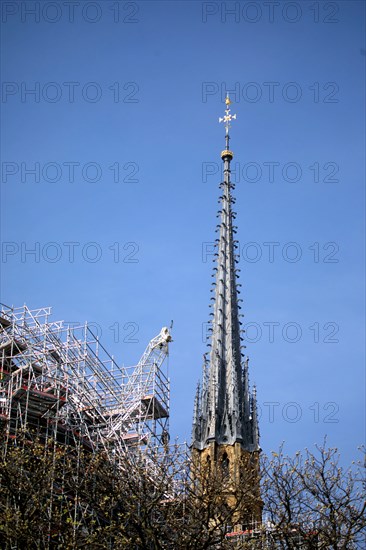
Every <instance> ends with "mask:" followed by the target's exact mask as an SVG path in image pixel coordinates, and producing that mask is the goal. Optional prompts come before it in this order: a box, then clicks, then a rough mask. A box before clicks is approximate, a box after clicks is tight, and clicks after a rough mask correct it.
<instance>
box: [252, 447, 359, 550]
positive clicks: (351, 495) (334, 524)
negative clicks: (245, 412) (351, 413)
mask: <svg viewBox="0 0 366 550" xmlns="http://www.w3.org/2000/svg"><path fill="white" fill-rule="evenodd" d="M363 470H364V468H363V466H362V463H361V462H359V463H357V464H353V465H352V466H351V467H350V468H348V469H347V470H345V469H344V468H343V467H342V466H340V456H339V454H338V451H337V449H335V448H326V446H325V441H324V444H323V445H320V446H316V452H315V453H312V452H310V451H309V450H306V451H305V453H304V454H301V453H300V452H297V453H296V455H295V456H294V457H290V456H286V455H285V454H284V452H283V447H281V448H280V450H279V452H278V453H272V457H271V458H269V457H265V456H264V457H263V460H262V472H263V475H262V498H263V500H264V502H265V508H266V512H267V514H268V517H269V521H270V524H271V525H272V526H273V537H274V538H276V537H277V539H278V544H279V547H280V548H299V547H300V548H309V549H312V548H316V549H318V550H319V549H324V550H325V549H334V550H349V549H351V548H364V546H363V545H364V544H365V540H366V539H365V535H366V533H365V529H366V519H365V512H366V501H365V491H364V489H365V477H364V472H363ZM299 541H301V542H299Z"/></svg>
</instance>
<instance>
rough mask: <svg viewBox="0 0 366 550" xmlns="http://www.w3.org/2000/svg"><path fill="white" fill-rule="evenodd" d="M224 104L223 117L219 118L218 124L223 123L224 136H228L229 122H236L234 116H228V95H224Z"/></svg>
mask: <svg viewBox="0 0 366 550" xmlns="http://www.w3.org/2000/svg"><path fill="white" fill-rule="evenodd" d="M225 104H226V109H225V115H224V116H223V117H220V118H219V122H225V132H226V135H227V136H228V135H229V128H230V126H231V124H230V122H231V121H232V120H236V115H232V114H230V105H231V101H230V98H229V93H227V94H226V98H225Z"/></svg>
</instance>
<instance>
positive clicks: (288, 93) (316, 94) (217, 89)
mask: <svg viewBox="0 0 366 550" xmlns="http://www.w3.org/2000/svg"><path fill="white" fill-rule="evenodd" d="M227 94H229V95H230V99H231V100H232V101H233V102H234V103H240V102H241V101H245V102H246V103H258V102H262V103H299V102H300V101H307V102H310V103H330V104H333V103H339V101H340V86H339V84H338V83H337V82H334V81H326V82H318V81H313V82H311V81H309V82H296V81H287V82H280V81H275V80H271V81H270V80H268V81H263V82H255V81H249V82H234V83H233V84H231V85H230V84H228V83H227V82H215V81H210V82H202V84H201V101H202V103H207V102H208V101H211V100H212V99H215V101H220V103H223V102H224V101H225V98H226V96H227Z"/></svg>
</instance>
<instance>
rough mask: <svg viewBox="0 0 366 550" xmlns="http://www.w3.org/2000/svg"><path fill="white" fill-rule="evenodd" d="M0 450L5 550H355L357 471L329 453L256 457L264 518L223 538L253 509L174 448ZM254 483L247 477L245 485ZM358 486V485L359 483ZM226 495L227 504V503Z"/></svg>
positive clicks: (11, 445) (21, 443) (16, 446)
mask: <svg viewBox="0 0 366 550" xmlns="http://www.w3.org/2000/svg"><path fill="white" fill-rule="evenodd" d="M0 450H1V452H0V546H1V547H2V548H4V549H10V548H12V549H14V548H17V549H22V550H23V549H25V550H27V549H62V550H65V549H66V550H68V549H70V550H71V549H74V548H88V549H91V550H102V549H113V550H125V549H129V550H145V549H146V550H150V549H151V550H185V549H186V550H204V549H225V548H235V549H239V548H240V549H249V548H251V549H272V548H273V549H274V548H286V549H293V548H301V549H315V548H316V549H318V550H319V549H320V550H325V549H334V550H346V549H347V550H350V549H352V548H362V547H363V546H362V543H363V542H364V537H365V499H364V496H363V494H362V483H363V484H364V483H365V482H364V479H363V478H362V477H361V473H362V467H361V464H354V465H353V467H352V468H349V469H348V470H344V469H342V468H341V466H340V465H339V456H338V454H337V451H336V450H335V449H327V448H326V447H325V444H324V445H323V446H320V447H318V448H317V450H316V452H315V453H311V452H310V451H306V452H305V453H304V454H301V453H297V454H296V455H295V456H294V457H289V456H286V455H285V454H284V451H283V448H280V450H279V452H278V453H273V454H272V456H271V457H266V456H264V455H263V456H262V464H261V476H262V493H261V499H262V500H263V501H264V505H265V514H266V516H267V518H266V521H265V522H264V524H263V526H262V527H260V528H256V529H255V530H254V531H253V532H252V533H241V534H238V535H237V536H229V537H228V536H227V535H228V531H229V529H230V526H233V525H235V518H236V516H237V512H238V510H243V507H244V509H246V508H247V509H248V510H250V508H251V507H253V506H256V505H258V498H259V496H258V495H256V494H255V492H253V491H252V488H251V487H252V486H253V483H252V482H251V476H256V475H257V470H256V469H255V470H253V469H248V470H247V471H246V472H245V476H244V477H245V481H244V478H243V477H242V479H241V481H240V482H239V483H238V482H235V479H234V478H233V477H231V476H230V473H229V472H223V471H222V469H220V468H215V467H214V465H211V468H210V469H207V468H206V469H205V468H202V467H198V466H197V465H196V464H195V465H194V464H192V462H191V461H190V459H189V457H183V458H182V454H181V452H180V449H179V448H178V447H175V448H173V450H170V451H169V452H168V449H166V453H163V454H159V455H153V454H149V455H148V454H143V453H139V452H138V450H137V449H136V452H135V453H128V454H127V453H126V455H125V456H124V457H121V458H120V460H119V461H113V462H112V461H110V460H108V457H107V455H106V454H105V452H104V451H96V450H94V451H93V452H91V451H90V449H89V450H88V449H84V448H83V446H82V444H81V442H80V444H79V445H76V446H74V447H71V446H66V445H60V444H59V443H56V442H54V441H53V440H47V441H45V440H43V439H40V438H39V437H38V438H37V437H36V436H33V437H31V434H29V432H21V433H19V434H17V437H16V439H14V440H13V441H12V442H9V441H8V442H7V443H6V444H5V441H4V443H3V445H2V447H1V449H0ZM252 481H254V478H253V480H252ZM363 487H364V485H363ZM228 495H230V498H229V499H228Z"/></svg>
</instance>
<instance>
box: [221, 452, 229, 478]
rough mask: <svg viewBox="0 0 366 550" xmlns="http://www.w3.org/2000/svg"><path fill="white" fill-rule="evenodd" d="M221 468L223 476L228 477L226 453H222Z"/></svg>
mask: <svg viewBox="0 0 366 550" xmlns="http://www.w3.org/2000/svg"><path fill="white" fill-rule="evenodd" d="M221 468H222V473H223V475H224V476H228V475H229V468H230V460H229V457H228V456H227V453H224V454H223V455H222V460H221Z"/></svg>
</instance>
